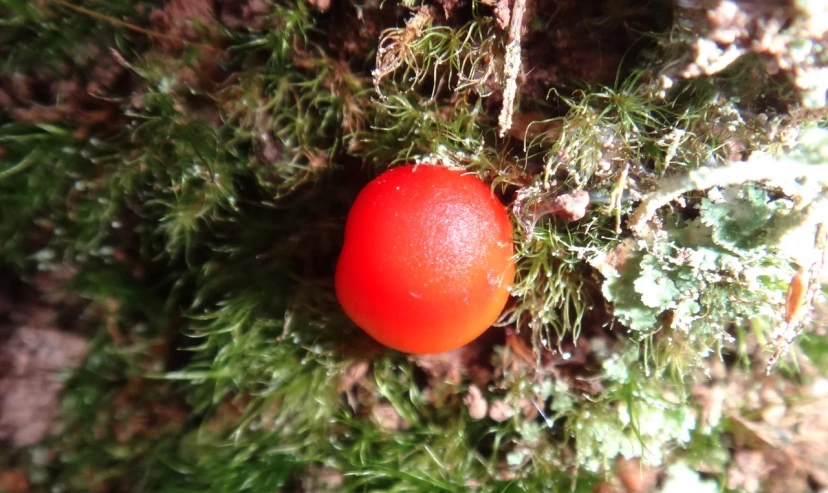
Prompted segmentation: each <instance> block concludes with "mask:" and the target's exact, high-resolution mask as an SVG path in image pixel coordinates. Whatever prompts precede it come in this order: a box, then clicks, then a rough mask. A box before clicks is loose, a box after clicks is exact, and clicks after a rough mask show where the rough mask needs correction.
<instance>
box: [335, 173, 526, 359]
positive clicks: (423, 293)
mask: <svg viewBox="0 0 828 493" xmlns="http://www.w3.org/2000/svg"><path fill="white" fill-rule="evenodd" d="M512 254H513V245H512V225H511V223H510V222H509V217H508V215H507V214H506V210H505V208H504V207H503V204H501V203H500V201H499V200H498V199H497V198H496V197H495V196H494V194H492V192H491V190H490V189H489V187H488V186H487V185H485V184H484V183H483V182H482V181H480V180H479V179H478V178H477V177H475V176H474V175H469V174H463V173H462V172H460V171H455V170H451V169H448V168H445V167H442V166H434V165H416V166H414V165H408V166H401V167H398V168H394V169H391V170H389V171H386V172H385V173H383V174H382V175H380V176H379V177H377V178H376V179H374V180H373V181H372V182H370V183H369V184H368V185H367V186H366V187H365V188H364V189H363V190H362V191H361V192H360V193H359V196H358V197H357V199H356V201H355V202H354V205H353V207H352V208H351V211H350V213H349V214H348V221H347V224H346V227H345V244H344V246H343V248H342V254H341V255H340V257H339V263H338V264H337V268H336V295H337V298H338V299H339V303H340V304H341V305H342V308H343V309H344V310H345V313H347V314H348V316H349V317H350V318H351V319H352V320H353V321H354V322H355V323H356V324H357V325H358V326H359V327H361V328H362V329H363V330H365V332H367V333H368V334H369V335H370V336H371V337H373V338H374V339H376V340H377V341H379V342H380V343H382V344H384V345H386V346H388V347H391V348H394V349H397V350H400V351H404V352H407V353H416V354H428V353H440V352H444V351H449V350H452V349H455V348H458V347H460V346H463V345H464V344H466V343H468V342H470V341H471V340H473V339H475V338H476V337H477V336H479V335H480V334H481V333H483V332H484V331H485V330H486V329H487V328H488V327H489V326H491V325H492V323H494V322H495V321H496V320H497V318H498V316H499V315H500V313H501V312H502V311H503V307H504V306H505V305H506V301H507V300H508V298H509V291H510V290H511V287H512V283H513V281H514V275H515V264H514V260H513V258H512Z"/></svg>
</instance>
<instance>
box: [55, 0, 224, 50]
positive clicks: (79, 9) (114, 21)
mask: <svg viewBox="0 0 828 493" xmlns="http://www.w3.org/2000/svg"><path fill="white" fill-rule="evenodd" d="M52 1H53V2H55V3H56V4H58V5H61V6H63V7H66V8H67V9H71V10H74V11H75V12H79V13H81V14H84V15H88V16H89V17H94V18H96V19H101V20H104V21H107V22H109V23H111V24H115V25H116V26H121V27H125V28H127V29H131V30H133V31H136V32H139V33H141V34H146V35H147V36H149V37H152V38H160V39H166V40H168V41H175V42H176V43H183V44H185V45H189V46H194V47H197V48H203V49H207V50H212V51H218V50H217V48H216V47H214V46H210V45H206V44H201V43H193V42H191V41H187V40H185V39H181V38H177V37H175V36H170V35H169V34H164V33H160V32H158V31H153V30H151V29H145V28H143V27H140V26H136V25H135V24H130V23H129V22H126V21H122V20H120V19H116V18H115V17H111V16H108V15H106V14H101V13H100V12H95V11H94V10H90V9H87V8H84V7H81V6H78V5H75V4H73V3H69V2H67V1H66V0H52Z"/></svg>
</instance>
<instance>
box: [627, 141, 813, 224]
mask: <svg viewBox="0 0 828 493" xmlns="http://www.w3.org/2000/svg"><path fill="white" fill-rule="evenodd" d="M802 177H807V178H809V179H812V180H816V181H818V182H821V183H823V184H825V185H826V186H828V165H811V164H803V163H801V162H799V161H793V160H779V159H777V158H775V157H773V156H762V157H759V158H756V159H751V160H749V161H744V162H733V163H731V164H729V165H727V166H721V167H715V168H699V169H694V170H691V171H688V172H687V173H683V174H681V175H675V176H670V177H668V178H665V179H663V180H661V182H660V183H659V185H658V188H657V189H656V191H654V192H652V193H650V194H649V195H647V196H646V197H645V198H644V200H642V201H641V204H639V205H638V208H636V210H635V212H634V213H633V214H632V216H631V217H630V219H629V221H628V222H627V225H628V226H629V227H630V229H631V230H632V232H633V233H634V234H636V235H639V236H641V235H643V234H645V233H647V231H648V229H649V227H648V226H647V222H648V221H649V220H650V219H651V218H652V217H653V216H654V215H655V213H656V211H658V209H660V208H661V207H663V206H665V205H667V204H669V203H670V202H671V201H673V200H675V199H677V198H679V197H680V196H681V195H682V194H684V193H687V192H690V191H692V190H706V189H708V188H712V187H716V186H727V185H737V184H739V183H747V182H752V181H774V182H787V181H790V180H794V179H796V178H802Z"/></svg>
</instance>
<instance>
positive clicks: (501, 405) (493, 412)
mask: <svg viewBox="0 0 828 493" xmlns="http://www.w3.org/2000/svg"><path fill="white" fill-rule="evenodd" d="M514 415H515V412H514V411H513V410H512V408H511V407H509V405H508V404H506V402H505V401H504V400H502V399H498V400H496V401H494V402H492V405H491V406H489V417H490V418H491V419H493V420H495V421H497V422H498V423H502V422H503V421H506V420H507V419H509V418H511V417H512V416H514Z"/></svg>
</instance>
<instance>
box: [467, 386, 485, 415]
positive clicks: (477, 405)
mask: <svg viewBox="0 0 828 493" xmlns="http://www.w3.org/2000/svg"><path fill="white" fill-rule="evenodd" d="M463 404H465V405H466V407H468V409H469V416H470V417H471V419H475V420H476V419H483V418H485V417H486V412H487V411H488V410H489V403H488V402H486V399H485V398H484V397H483V392H481V390H480V387H478V386H477V385H471V386H469V393H468V394H466V396H465V397H463Z"/></svg>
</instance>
